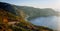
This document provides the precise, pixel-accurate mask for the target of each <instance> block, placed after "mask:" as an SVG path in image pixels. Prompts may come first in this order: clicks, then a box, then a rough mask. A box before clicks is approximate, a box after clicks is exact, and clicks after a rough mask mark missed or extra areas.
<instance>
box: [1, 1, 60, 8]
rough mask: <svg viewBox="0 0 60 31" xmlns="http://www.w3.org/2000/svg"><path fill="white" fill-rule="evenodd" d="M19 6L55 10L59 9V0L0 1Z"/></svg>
mask: <svg viewBox="0 0 60 31" xmlns="http://www.w3.org/2000/svg"><path fill="white" fill-rule="evenodd" d="M0 2H8V3H11V4H15V5H21V6H32V7H37V8H57V9H60V0H0Z"/></svg>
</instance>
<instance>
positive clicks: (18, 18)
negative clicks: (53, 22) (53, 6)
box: [0, 2, 53, 31]
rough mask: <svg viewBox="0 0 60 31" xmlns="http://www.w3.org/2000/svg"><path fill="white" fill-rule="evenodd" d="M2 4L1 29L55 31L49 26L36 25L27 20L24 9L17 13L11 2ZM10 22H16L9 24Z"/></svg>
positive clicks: (0, 9) (0, 30) (9, 30)
mask: <svg viewBox="0 0 60 31" xmlns="http://www.w3.org/2000/svg"><path fill="white" fill-rule="evenodd" d="M0 4H1V5H0V31H53V29H50V28H48V27H43V26H36V25H34V24H31V23H30V22H28V21H25V19H24V18H25V16H24V15H26V14H24V12H23V11H21V12H19V13H17V12H16V9H15V8H14V7H11V5H10V4H8V3H4V2H0ZM8 5H9V6H8ZM5 6H7V7H5ZM8 8H9V9H8ZM9 22H15V23H11V24H9Z"/></svg>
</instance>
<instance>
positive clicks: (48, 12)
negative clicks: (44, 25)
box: [15, 6, 57, 20]
mask: <svg viewBox="0 0 60 31" xmlns="http://www.w3.org/2000/svg"><path fill="white" fill-rule="evenodd" d="M15 7H16V8H17V9H18V10H17V11H20V10H23V11H24V12H25V13H26V14H27V15H28V16H29V18H28V20H30V19H34V18H36V17H40V16H43V17H46V16H56V15H57V13H56V11H54V10H53V9H51V8H45V9H40V8H34V7H28V6H15Z"/></svg>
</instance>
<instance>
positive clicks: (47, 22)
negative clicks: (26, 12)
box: [30, 16, 59, 29]
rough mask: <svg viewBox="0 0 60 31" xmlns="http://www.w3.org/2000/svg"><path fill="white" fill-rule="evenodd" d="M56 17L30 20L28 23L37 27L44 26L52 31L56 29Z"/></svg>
mask: <svg viewBox="0 0 60 31" xmlns="http://www.w3.org/2000/svg"><path fill="white" fill-rule="evenodd" d="M58 21H59V20H58V17H57V16H48V17H38V18H35V19H32V20H31V21H30V22H31V23H32V24H35V25H37V26H45V27H49V28H52V29H58Z"/></svg>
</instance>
